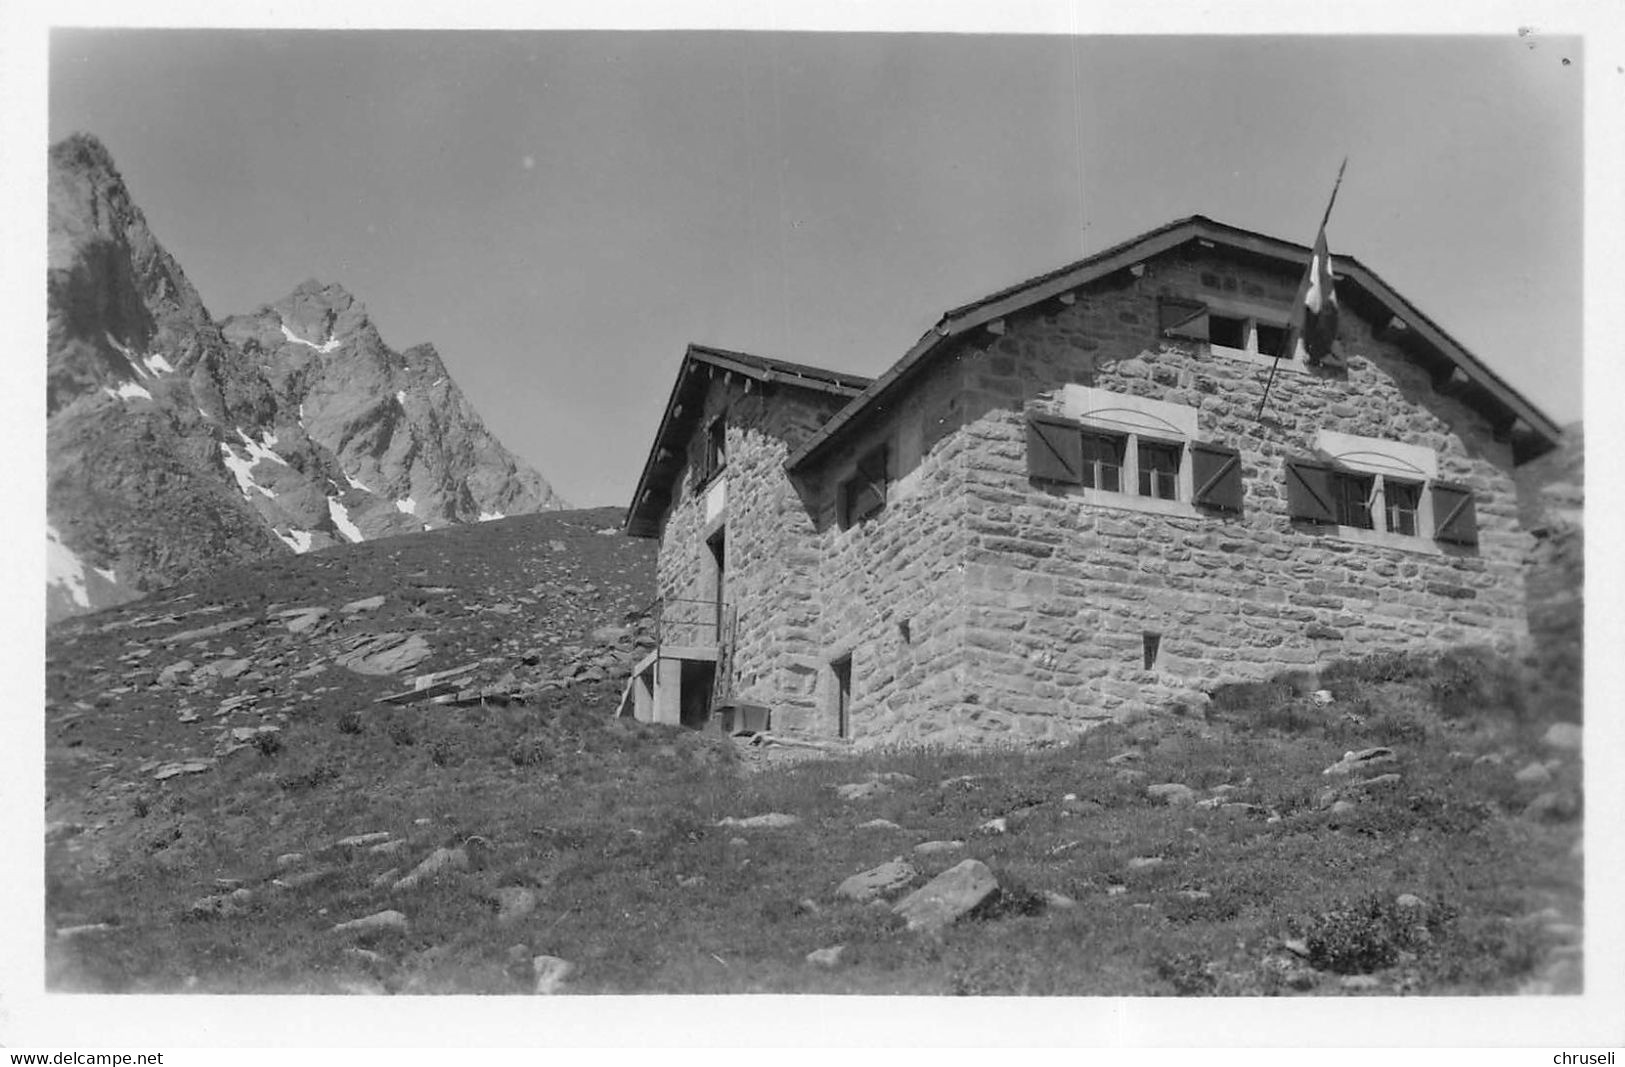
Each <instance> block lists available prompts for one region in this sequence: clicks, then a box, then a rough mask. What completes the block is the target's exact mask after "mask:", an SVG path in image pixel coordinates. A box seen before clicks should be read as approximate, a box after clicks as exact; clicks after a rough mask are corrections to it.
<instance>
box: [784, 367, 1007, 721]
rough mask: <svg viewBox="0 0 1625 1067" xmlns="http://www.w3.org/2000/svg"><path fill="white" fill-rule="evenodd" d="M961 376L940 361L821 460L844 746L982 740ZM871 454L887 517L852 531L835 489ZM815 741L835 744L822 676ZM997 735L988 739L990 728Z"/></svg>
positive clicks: (818, 502)
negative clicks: (843, 671)
mask: <svg viewBox="0 0 1625 1067" xmlns="http://www.w3.org/2000/svg"><path fill="white" fill-rule="evenodd" d="M963 392H964V377H963V370H962V368H961V367H960V365H959V364H958V363H957V361H954V360H951V359H950V360H947V361H944V362H943V363H941V364H939V365H938V366H937V367H935V368H933V369H932V370H931V371H930V372H929V373H928V374H927V375H926V377H925V379H924V380H923V381H922V382H921V383H920V384H919V385H918V387H917V388H915V389H913V390H911V391H910V393H909V395H908V396H907V397H906V398H905V399H904V400H903V401H902V402H901V403H900V405H899V406H897V407H896V408H894V409H892V410H891V411H889V412H888V413H887V414H886V415H885V416H884V417H883V418H881V419H878V420H876V421H875V422H874V423H873V424H871V425H869V426H867V427H864V428H861V429H859V430H858V431H857V432H855V433H854V434H853V435H852V436H851V438H849V439H848V441H847V442H846V443H845V444H844V445H843V446H842V447H841V448H840V449H839V450H838V451H837V452H835V453H834V454H832V455H831V457H830V458H829V460H828V461H827V464H826V466H825V468H824V470H823V472H822V474H821V476H820V478H819V482H818V492H817V494H816V495H815V496H813V497H812V502H813V505H814V506H815V507H816V509H817V512H818V527H819V529H820V533H819V541H818V548H819V555H820V560H821V571H820V580H819V582H818V591H819V595H820V607H821V618H820V622H821V625H820V628H819V632H820V643H821V648H820V653H819V654H820V656H821V658H823V659H824V660H825V662H826V663H828V662H830V661H833V660H834V659H836V658H838V657H840V656H843V655H850V656H851V659H852V677H851V736H852V738H853V740H854V741H855V742H856V743H858V744H860V745H870V744H875V743H900V742H931V743H945V744H946V743H956V742H960V741H963V740H965V739H967V738H968V737H972V736H977V735H980V734H981V733H982V732H983V730H984V729H986V728H988V724H986V723H984V722H982V721H980V720H981V719H982V718H983V712H982V709H981V708H979V707H977V706H976V705H974V704H968V703H966V701H965V700H964V696H965V692H966V688H967V685H969V684H971V683H970V680H969V679H968V678H967V675H966V665H965V663H964V660H963V656H962V650H963V642H964V628H965V602H964V547H965V530H966V525H965V499H966V498H965V467H966V447H967V444H968V441H967V439H966V438H965V437H964V435H962V434H957V433H954V432H952V431H953V430H954V429H956V428H957V424H958V419H959V417H960V404H961V397H962V395H963ZM878 444H885V445H886V446H887V448H888V451H889V454H890V457H891V459H890V462H889V464H888V477H889V478H890V480H891V482H892V485H891V488H890V491H889V492H888V500H887V504H886V507H885V509H884V510H883V511H881V512H880V513H879V514H877V515H875V516H873V517H871V518H870V519H868V520H867V521H865V522H862V523H860V524H858V525H856V526H854V527H852V528H851V529H847V530H842V529H841V528H840V524H839V522H838V521H837V512H838V505H839V499H840V497H839V488H840V485H841V483H842V482H843V481H844V480H845V479H846V478H847V477H849V476H850V475H851V474H852V472H853V469H854V468H855V466H856V464H857V461H858V458H859V457H860V456H862V455H864V454H866V453H867V452H869V451H870V449H872V448H874V447H875V446H876V445H878ZM822 681H823V685H824V689H825V695H824V698H823V700H822V701H821V717H820V719H819V720H818V723H817V726H818V729H817V731H816V732H817V733H819V734H821V735H825V736H832V735H834V734H835V732H836V722H835V700H834V696H833V689H834V679H833V676H832V674H831V673H830V672H829V671H828V670H827V669H826V671H825V672H824V676H823V679H822ZM994 728H996V727H994Z"/></svg>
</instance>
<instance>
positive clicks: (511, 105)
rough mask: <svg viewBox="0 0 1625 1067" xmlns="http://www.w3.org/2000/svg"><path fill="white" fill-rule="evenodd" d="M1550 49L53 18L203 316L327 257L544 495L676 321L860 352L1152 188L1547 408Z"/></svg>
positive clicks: (60, 125) (587, 487) (1101, 233)
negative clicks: (67, 22) (1453, 346)
mask: <svg viewBox="0 0 1625 1067" xmlns="http://www.w3.org/2000/svg"><path fill="white" fill-rule="evenodd" d="M1587 61H1588V60H1587V55H1586V50H1585V44H1584V41H1583V40H1582V39H1580V38H1579V37H1578V36H1576V35H1572V34H1570V35H1563V34H1548V33H1545V32H1542V31H1538V30H1537V31H1535V32H1533V33H1528V34H1526V35H1523V36H1520V35H1519V33H1518V32H1517V31H1516V27H1515V26H1511V25H1508V27H1507V28H1506V31H1505V32H1501V33H1496V34H1479V35H1476V36H1465V35H1445V36H1426V37H1424V36H1417V35H1407V36H1392V35H1390V36H1360V35H1345V34H1337V35H1329V34H1328V35H1314V36H1296V37H1287V36H1275V37H1269V36H1264V37H1254V36H1244V37H1211V36H1180V35H1160V34H1159V35H1149V36H1147V35H1127V36H1115V35H1114V36H1100V35H1093V36H1091V35H1071V34H1066V35H1056V34H1037V35H1035V34H1014V33H959V34H943V33H890V34H872V33H871V34H866V33H789V32H636V33H634V32H573V31H572V32H432V31H396V32H383V31H373V32H359V31H352V32H341V31H335V30H325V31H323V30H317V31H303V32H300V31H264V30H218V29H217V30H173V29H165V30H139V29H128V28H122V29H106V28H84V29H71V28H69V29H57V30H55V31H53V32H52V34H51V36H50V40H49V53H48V88H49V91H48V127H49V129H48V133H49V137H50V138H51V140H53V141H54V140H56V139H59V138H60V137H62V136H64V135H66V134H68V133H70V132H74V131H86V132H90V133H93V134H95V135H96V136H97V137H99V138H101V139H102V141H103V142H104V143H106V145H107V146H108V148H109V149H110V150H111V152H112V154H113V158H114V159H115V161H116V162H117V164H118V167H119V169H120V171H121V172H122V173H123V175H124V177H125V179H126V182H127V183H128V185H129V187H130V189H131V192H132V194H133V196H134V198H135V200H136V202H137V203H138V204H139V205H140V206H141V207H142V209H143V210H144V211H145V212H146V215H147V219H148V222H149V223H150V225H151V227H152V229H153V231H154V233H155V234H156V235H157V237H158V239H159V240H160V241H161V242H162V243H163V244H164V245H165V246H166V247H167V248H168V249H169V250H170V252H171V253H173V254H174V255H175V256H176V257H177V258H178V259H179V261H180V263H181V265H182V266H183V268H184V269H185V271H186V272H187V275H188V277H190V279H191V280H192V282H193V284H194V285H195V286H196V287H197V288H198V291H199V292H200V293H201V294H202V296H203V300H204V303H205V304H206V305H207V306H208V308H209V310H210V311H211V313H213V314H214V315H215V316H216V317H217V318H220V317H224V316H225V315H228V314H231V313H236V312H245V311H249V310H252V309H253V308H255V307H257V306H258V305H260V304H263V303H268V302H270V301H273V300H275V299H277V298H279V297H281V296H283V295H284V294H286V293H287V292H288V291H290V290H291V289H292V288H293V287H294V286H295V285H297V284H298V283H299V282H300V281H302V280H304V279H306V278H311V277H314V278H318V279H320V280H322V281H324V282H337V283H339V284H341V285H343V286H345V287H346V288H347V289H349V290H350V291H351V292H352V293H353V294H354V295H355V296H356V297H357V298H358V299H359V300H361V301H362V302H363V303H364V304H365V305H366V306H367V308H368V309H369V311H370V312H371V314H372V316H373V319H374V322H375V323H376V324H377V326H378V329H379V331H380V332H381V334H382V335H383V337H384V339H385V341H386V342H388V343H389V344H390V345H392V346H393V347H395V348H397V349H404V348H406V347H408V346H410V345H412V344H416V343H419V342H423V341H429V342H432V343H433V344H434V345H435V346H436V348H437V349H438V350H439V352H440V354H441V356H442V358H443V359H444V360H445V362H446V365H447V367H448V368H449V369H450V371H451V373H452V375H453V377H454V378H455V379H456V380H457V381H458V383H459V384H460V385H461V386H462V388H463V390H464V391H465V392H466V393H467V395H468V396H469V398H470V399H471V400H472V402H473V403H474V405H475V407H476V409H477V410H478V411H479V412H480V413H481V415H482V416H483V417H484V419H485V421H486V424H487V425H488V426H489V427H490V428H491V429H492V431H493V432H495V433H496V434H497V436H498V437H499V438H500V439H501V440H502V441H503V442H504V443H505V444H506V445H507V446H508V447H509V448H510V449H511V450H513V451H514V452H516V453H517V454H519V455H520V456H522V457H523V458H524V459H526V460H528V461H529V462H531V463H532V464H534V465H535V466H536V467H537V468H538V469H539V470H541V472H542V473H543V474H544V476H546V477H547V478H548V479H549V480H550V481H551V482H552V483H553V485H554V487H555V488H556V489H557V490H558V491H559V492H560V493H561V494H562V495H563V496H564V497H565V498H566V499H567V500H569V501H570V502H571V503H573V504H577V505H582V506H592V505H602V504H618V505H625V504H626V503H628V502H629V500H630V497H631V493H632V489H633V487H634V485H635V483H636V480H637V477H638V474H639V472H640V470H641V468H642V465H643V461H644V458H645V456H646V454H647V452H648V449H649V447H650V444H651V442H652V440H653V437H654V432H655V429H656V426H657V424H658V420H659V418H660V413H661V411H662V410H663V407H664V404H665V401H666V397H667V394H668V392H669V390H670V388H671V384H672V381H673V379H674V376H675V372H676V369H677V366H678V363H679V360H680V359H681V357H682V353H683V350H684V347H685V346H686V345H687V344H688V343H689V342H699V343H704V344H710V345H716V346H720V347H724V348H733V349H742V350H745V351H750V352H756V353H759V354H762V355H767V356H775V357H779V358H783V359H789V360H794V361H798V362H804V363H811V364H815V365H819V366H826V367H829V368H831V369H836V370H845V371H852V372H857V373H861V374H868V375H877V374H879V373H880V372H881V371H883V370H884V369H885V368H886V367H888V366H889V365H890V364H891V363H893V362H894V361H896V360H897V359H898V358H900V357H901V356H902V355H903V353H904V352H905V351H906V350H907V349H908V348H909V347H910V345H911V344H912V343H913V342H914V341H915V340H916V339H918V338H919V336H920V335H921V334H922V333H923V332H924V331H925V330H927V329H928V328H930V327H931V325H932V324H933V323H934V322H935V321H936V320H937V319H938V317H939V316H940V315H941V313H942V312H943V311H944V310H946V309H948V308H950V307H953V306H956V305H958V304H962V303H965V302H967V301H971V300H974V299H976V298H978V297H980V296H983V295H985V294H987V293H989V292H992V291H994V290H997V289H999V288H1002V287H1004V286H1006V285H1008V284H1010V283H1012V282H1015V281H1018V280H1020V279H1023V278H1026V277H1029V276H1031V275H1034V274H1037V273H1040V272H1043V271H1045V270H1048V269H1050V268H1053V267H1056V266H1059V265H1061V264H1064V263H1067V262H1070V261H1072V260H1075V259H1078V258H1081V257H1083V256H1086V255H1088V254H1090V253H1092V252H1096V251H1099V250H1101V249H1103V248H1105V247H1107V246H1109V245H1111V244H1114V243H1116V242H1118V241H1121V240H1123V239H1125V238H1129V237H1132V236H1134V235H1135V234H1138V233H1141V232H1144V231H1146V230H1149V229H1152V228H1154V227H1156V226H1159V225H1161V224H1163V223H1165V222H1168V221H1170V220H1172V219H1175V218H1179V217H1183V216H1186V215H1190V214H1198V213H1199V214H1204V215H1207V216H1209V217H1211V218H1214V219H1217V220H1219V221H1221V222H1226V223H1231V224H1234V225H1237V226H1241V227H1244V228H1247V229H1252V230H1257V231H1261V232H1264V233H1268V234H1270V235H1273V236H1277V237H1281V238H1285V239H1288V240H1293V241H1297V242H1299V243H1302V244H1308V243H1310V242H1312V241H1313V239H1314V235H1315V228H1316V225H1317V224H1318V222H1319V219H1320V216H1321V213H1322V211H1323V210H1324V207H1325V204H1326V200H1327V197H1328V195H1329V194H1330V191H1331V187H1332V183H1333V178H1334V176H1335V175H1336V173H1337V169H1338V166H1339V163H1340V162H1341V161H1342V159H1343V158H1344V157H1345V156H1346V157H1347V158H1348V160H1349V162H1348V170H1347V176H1346V178H1345V179H1344V182H1343V185H1342V188H1341V191H1340V193H1339V195H1338V200H1337V204H1336V209H1335V211H1334V213H1333V215H1332V218H1331V222H1330V225H1329V227H1328V238H1329V241H1330V244H1331V248H1332V251H1333V252H1334V254H1335V253H1339V252H1342V253H1347V254H1352V255H1354V256H1356V257H1358V258H1359V259H1360V260H1361V261H1362V262H1363V263H1364V264H1365V265H1366V266H1368V267H1369V268H1371V269H1372V270H1374V271H1376V272H1377V273H1378V274H1379V275H1380V276H1381V277H1383V278H1384V279H1385V280H1386V281H1387V282H1388V283H1389V284H1390V285H1391V286H1393V287H1394V288H1396V289H1397V290H1398V291H1399V292H1400V293H1402V294H1403V295H1405V296H1406V297H1407V298H1409V299H1410V300H1411V301H1412V302H1413V303H1414V304H1416V305H1417V306H1418V307H1419V308H1421V310H1422V311H1423V312H1424V313H1425V314H1427V315H1428V316H1429V317H1430V318H1432V319H1433V320H1434V321H1435V322H1436V323H1438V324H1439V325H1440V326H1442V327H1443V328H1444V329H1445V330H1446V331H1447V332H1449V333H1450V334H1451V335H1452V336H1454V337H1455V338H1456V339H1457V340H1459V341H1460V342H1462V343H1463V344H1464V345H1466V347H1467V348H1468V349H1469V350H1470V351H1472V352H1474V353H1475V354H1476V355H1477V356H1479V357H1480V358H1481V359H1482V360H1483V361H1484V362H1485V363H1487V364H1488V365H1489V366H1490V367H1491V368H1493V369H1494V370H1495V371H1497V372H1498V373H1499V374H1501V375H1502V376H1503V377H1504V378H1505V379H1506V380H1507V381H1508V382H1510V383H1511V384H1512V385H1513V386H1514V387H1515V388H1517V389H1519V390H1521V391H1522V392H1524V393H1525V395H1526V396H1528V397H1529V399H1531V400H1532V401H1533V402H1534V403H1535V404H1536V405H1537V407H1539V408H1541V409H1542V410H1543V411H1545V412H1546V413H1547V414H1549V415H1550V416H1551V417H1553V418H1555V419H1557V420H1558V421H1559V422H1564V423H1566V422H1570V421H1572V420H1574V419H1577V418H1579V417H1580V415H1581V407H1582V405H1581V388H1580V385H1581V368H1582V359H1581V281H1582V256H1581V249H1582V221H1583V203H1584V201H1583V196H1582V193H1583V180H1582V175H1583V158H1582V115H1583V110H1582V106H1581V102H1582V82H1583V79H1584V76H1585V72H1586V69H1587Z"/></svg>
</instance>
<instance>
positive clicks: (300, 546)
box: [271, 530, 311, 554]
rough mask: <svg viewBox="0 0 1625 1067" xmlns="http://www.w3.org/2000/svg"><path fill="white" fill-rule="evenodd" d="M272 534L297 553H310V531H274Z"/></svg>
mask: <svg viewBox="0 0 1625 1067" xmlns="http://www.w3.org/2000/svg"><path fill="white" fill-rule="evenodd" d="M271 532H272V533H274V534H276V535H277V537H279V538H281V539H282V542H283V543H284V544H286V545H287V546H288V547H289V548H291V549H293V550H294V551H295V552H298V553H301V554H303V553H305V552H309V551H310V540H311V535H310V531H309V530H288V531H287V532H283V531H282V530H272V531H271Z"/></svg>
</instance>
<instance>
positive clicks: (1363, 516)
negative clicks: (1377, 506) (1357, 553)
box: [1332, 471, 1374, 530]
mask: <svg viewBox="0 0 1625 1067" xmlns="http://www.w3.org/2000/svg"><path fill="white" fill-rule="evenodd" d="M1373 481H1374V479H1372V478H1370V477H1367V476H1365V475H1360V474H1345V473H1343V472H1341V471H1334V472H1333V473H1332V502H1333V503H1332V506H1333V511H1334V513H1335V515H1336V517H1337V525H1339V526H1357V527H1359V528H1360V529H1362V530H1369V529H1371V528H1372V527H1371V491H1372V486H1373Z"/></svg>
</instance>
